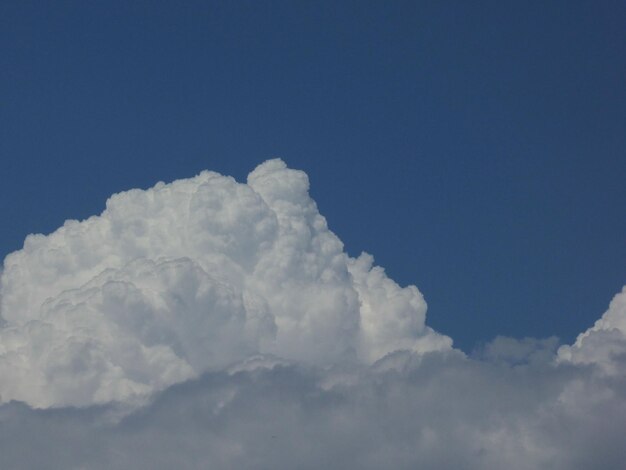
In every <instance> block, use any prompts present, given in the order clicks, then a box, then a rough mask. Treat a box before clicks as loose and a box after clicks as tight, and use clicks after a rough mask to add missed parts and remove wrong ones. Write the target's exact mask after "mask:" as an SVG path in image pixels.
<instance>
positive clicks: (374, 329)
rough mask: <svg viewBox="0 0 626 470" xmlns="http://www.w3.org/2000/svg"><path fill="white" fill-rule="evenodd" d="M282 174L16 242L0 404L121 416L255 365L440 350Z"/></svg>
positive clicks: (296, 182) (186, 192)
mask: <svg viewBox="0 0 626 470" xmlns="http://www.w3.org/2000/svg"><path fill="white" fill-rule="evenodd" d="M308 189H309V182H308V178H307V176H306V174H305V173H303V172H301V171H296V170H292V169H288V168H287V167H286V165H285V164H284V163H283V162H282V161H281V160H270V161H268V162H265V163H264V164H262V165H260V166H259V167H257V168H256V169H255V170H254V171H253V172H252V173H251V174H250V175H249V176H248V183H247V184H240V183H237V182H236V181H235V180H234V179H232V178H230V177H224V176H221V175H219V174H217V173H213V172H203V173H201V174H200V175H198V176H196V177H195V178H191V179H187V180H180V181H175V182H174V183H171V184H163V183H159V184H157V185H156V186H155V187H153V188H151V189H148V190H146V191H142V190H131V191H127V192H124V193H120V194H116V195H114V196H113V197H111V198H110V199H109V200H108V201H107V205H106V210H105V211H104V212H103V213H102V214H101V215H100V216H96V217H91V218H89V219H87V220H85V221H83V222H77V221H68V222H66V223H65V225H64V226H63V227H61V228H60V229H58V230H57V231H56V232H54V233H52V234H50V235H48V236H44V235H31V236H29V237H28V238H27V239H26V241H25V243H24V248H23V249H22V250H20V251H17V252H15V253H12V254H10V255H9V256H7V258H6V260H5V263H4V272H3V273H2V278H1V284H0V295H1V299H0V302H1V303H0V308H1V310H0V312H1V314H2V317H3V319H4V321H5V324H4V327H3V328H2V329H1V330H0V377H2V379H1V380H0V395H1V396H2V397H3V399H4V400H21V401H25V402H27V403H29V404H31V405H33V406H37V407H48V406H58V405H78V406H84V405H90V404H95V403H106V402H109V401H112V400H116V401H128V400H133V399H135V398H138V397H142V396H145V395H147V394H149V393H152V392H154V391H156V390H161V389H163V388H164V387H166V386H169V385H172V384H174V383H177V382H180V381H183V380H187V379H189V378H192V377H197V376H198V375H200V374H202V373H204V372H206V371H211V370H213V371H214V370H220V369H222V368H224V367H226V366H228V365H230V364H232V363H235V362H237V361H241V360H243V359H245V358H247V357H249V356H251V355H254V354H271V355H275V356H277V357H281V358H284V359H287V360H294V361H300V362H303V363H306V364H313V365H320V366H325V365H332V364H336V363H341V362H364V363H371V362H373V361H376V360H377V359H380V358H381V357H383V356H384V355H385V354H387V353H389V352H392V351H395V350H397V349H408V350H413V351H418V352H427V351H433V350H443V349H449V348H450V347H451V340H450V339H449V338H447V337H445V336H443V335H440V334H438V333H435V332H434V331H432V330H431V329H430V328H428V327H426V326H425V324H424V321H425V315H426V303H425V302H424V299H423V297H422V295H421V294H420V292H419V291H418V290H417V288H415V287H414V286H409V287H406V288H401V287H399V286H398V285H397V284H396V283H395V282H393V281H392V280H391V279H389V278H388V277H387V276H386V275H385V273H384V271H383V270H382V269H381V268H379V267H374V266H373V265H372V263H373V260H372V258H371V257H370V256H368V255H362V256H361V257H360V258H358V259H351V258H350V257H348V256H347V255H346V254H345V253H344V252H343V245H342V243H341V241H340V240H339V239H338V238H337V237H336V236H335V235H334V234H333V233H332V232H331V231H330V230H329V229H328V227H327V224H326V220H325V219H324V217H322V216H321V215H320V214H319V212H318V211H317V207H316V205H315V203H314V202H313V201H312V200H311V198H310V197H309V195H308Z"/></svg>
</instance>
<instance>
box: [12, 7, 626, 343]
mask: <svg viewBox="0 0 626 470" xmlns="http://www.w3.org/2000/svg"><path fill="white" fill-rule="evenodd" d="M625 15H626V7H625V6H624V4H623V2H617V1H615V2H613V1H604V2H582V1H570V2H565V1H563V2H556V1H555V2H549V3H546V2H523V3H522V2H480V3H479V4H472V5H470V4H469V3H467V2H434V1H433V2H417V1H415V2H400V1H398V2H384V3H383V2H292V1H289V2H261V1H254V2H243V1H239V2H195V1H188V2H184V3H183V4H179V3H178V2H160V1H151V2H78V1H77V2H62V1H59V2H29V1H6V2H2V4H1V5H0V48H1V49H0V70H1V71H2V72H0V129H2V134H1V136H0V157H1V158H2V160H1V161H2V167H1V171H0V216H1V217H2V221H3V222H2V223H1V224H0V254H2V255H3V256H4V255H6V254H7V253H9V252H11V251H13V250H16V249H18V248H20V247H21V244H22V242H23V239H24V237H25V235H26V234H28V233H33V232H43V233H47V232H50V231H52V230H54V229H55V228H57V227H58V226H59V225H61V224H62V222H63V221H64V220H65V219H68V218H76V219H82V218H85V217H88V216H90V215H93V214H96V213H99V212H101V211H102V209H103V208H104V201H105V200H106V198H107V197H108V196H109V195H110V194H112V193H114V192H117V191H121V190H124V189H129V188H133V187H148V186H151V185H153V184H154V183H155V182H156V181H159V180H164V181H171V180H173V179H176V178H182V177H188V176H191V175H192V174H195V173H197V172H199V171H200V170H202V169H205V168H208V169H212V170H216V171H219V172H220V173H224V174H230V175H233V176H235V177H236V178H237V179H239V180H243V179H245V176H246V174H247V173H248V172H249V171H250V170H252V169H253V168H254V167H255V166H256V165H257V164H258V163H260V162H261V161H263V160H265V159H267V158H270V157H275V156H279V157H281V158H283V159H284V160H285V161H286V162H287V163H288V164H289V165H290V166H291V167H294V168H299V169H302V170H305V171H306V172H307V173H308V174H309V176H310V178H311V183H312V188H311V193H312V195H313V197H314V198H315V200H316V201H317V203H318V205H319V208H320V212H321V213H322V214H324V215H325V216H326V217H327V219H328V221H329V225H330V227H331V229H332V230H333V231H335V233H337V235H338V236H339V237H340V238H341V239H342V240H343V241H344V243H345V244H346V249H347V251H348V252H349V253H351V254H353V255H357V254H358V253H359V252H360V251H362V250H365V251H368V252H370V253H372V254H373V255H374V256H375V258H376V260H377V262H378V263H379V264H380V265H382V266H384V267H385V268H386V270H387V272H388V273H389V275H390V276H391V277H392V278H393V279H395V280H397V281H398V282H400V283H402V284H416V285H417V286H418V287H419V288H420V290H421V291H422V292H423V293H424V295H425V297H426V300H427V301H428V303H429V313H428V320H427V322H428V324H429V325H431V326H433V327H434V328H435V329H437V330H440V331H442V332H443V333H446V334H448V335H450V336H452V337H453V338H454V340H455V343H456V344H457V345H459V346H460V347H462V348H463V349H465V350H469V349H471V348H472V347H473V345H475V344H476V343H477V342H482V341H486V340H489V339H490V338H492V337H493V336H495V335H497V334H503V335H510V336H516V337H523V336H535V337H543V336H550V335H557V336H559V337H561V338H562V340H564V341H566V342H570V341H571V340H572V339H573V337H574V336H575V335H576V334H577V333H578V332H580V331H583V330H584V329H586V328H587V327H588V326H589V325H590V324H591V323H593V321H594V320H595V319H596V318H598V316H599V315H600V314H601V313H602V312H603V311H605V310H606V307H607V304H608V302H609V300H610V299H611V297H612V296H613V295H614V294H615V293H616V292H618V291H619V290H620V288H621V286H622V285H623V284H624V283H625V281H626V270H625V266H626V264H625V261H626V243H625V242H626V240H625V234H626V217H624V207H625V202H626V185H625V184H624V174H625V173H626V158H624V157H625V149H626V132H625V131H626V87H624V78H625V77H626V30H625V29H624V27H623V25H624V21H625V19H626V18H625Z"/></svg>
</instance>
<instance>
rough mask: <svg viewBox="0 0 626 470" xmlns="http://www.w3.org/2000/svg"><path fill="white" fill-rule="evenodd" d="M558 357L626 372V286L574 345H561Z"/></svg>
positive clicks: (608, 371) (613, 372)
mask: <svg viewBox="0 0 626 470" xmlns="http://www.w3.org/2000/svg"><path fill="white" fill-rule="evenodd" d="M559 359H560V360H562V361H571V362H574V363H577V364H594V365H597V366H599V367H601V368H602V370H603V371H604V372H605V373H607V374H611V375H619V374H621V375H624V376H626V286H624V287H623V288H622V292H620V293H619V294H617V295H616V296H615V297H614V298H613V301H612V302H611V305H610V306H609V309H608V310H607V312H606V313H605V314H604V315H602V317H601V318H600V319H599V320H598V321H597V322H596V323H595V325H594V326H593V327H591V328H589V329H588V330H587V331H585V332H584V333H581V334H580V335H579V336H578V338H576V342H575V343H574V344H573V345H572V346H567V345H565V346H562V347H561V348H560V349H559Z"/></svg>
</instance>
